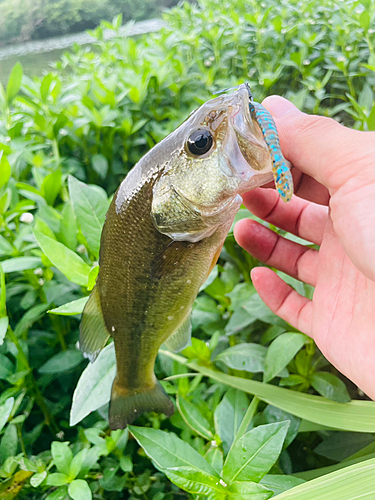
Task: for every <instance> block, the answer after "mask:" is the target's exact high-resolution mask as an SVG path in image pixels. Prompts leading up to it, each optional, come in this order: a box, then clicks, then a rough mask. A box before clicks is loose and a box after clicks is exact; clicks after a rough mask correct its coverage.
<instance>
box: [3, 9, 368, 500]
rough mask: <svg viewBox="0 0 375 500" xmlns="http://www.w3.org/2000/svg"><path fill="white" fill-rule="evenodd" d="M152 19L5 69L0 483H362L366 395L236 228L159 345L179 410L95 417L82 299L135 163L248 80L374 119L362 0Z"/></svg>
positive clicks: (139, 493)
mask: <svg viewBox="0 0 375 500" xmlns="http://www.w3.org/2000/svg"><path fill="white" fill-rule="evenodd" d="M165 18H166V21H167V22H168V24H169V27H167V28H165V29H163V30H161V31H160V32H159V33H154V34H149V35H146V36H143V37H140V38H139V39H137V40H134V39H132V38H126V37H125V38H124V37H120V36H116V37H115V38H113V39H112V40H110V41H107V42H104V41H103V29H104V27H105V26H108V24H106V25H104V24H103V25H102V26H101V27H99V28H97V29H96V30H95V36H96V38H97V43H96V47H95V50H94V51H91V50H88V49H79V48H78V47H77V48H76V51H75V53H73V54H70V55H69V54H67V55H65V56H64V57H63V58H62V60H61V61H59V62H57V63H56V65H55V68H54V69H53V71H51V72H50V73H48V74H46V75H45V76H43V77H42V78H40V79H35V80H30V79H29V78H27V77H26V76H24V75H23V74H22V67H21V66H20V65H16V66H15V67H14V69H13V71H12V74H11V76H10V78H9V82H8V84H7V86H6V88H4V89H3V88H2V87H0V108H1V118H0V289H1V292H0V344H1V345H0V394H1V395H0V477H1V478H2V480H3V481H2V482H1V483H0V498H1V499H4V500H8V499H9V500H11V499H13V498H16V497H17V495H19V497H20V498H27V499H38V500H39V499H43V500H44V499H48V500H57V499H60V500H65V499H69V498H70V499H74V500H76V499H80V500H81V499H83V500H86V499H91V498H96V499H108V500H117V499H121V498H131V499H133V500H135V499H138V498H143V499H146V498H147V499H149V500H151V499H152V500H162V499H166V500H171V499H175V498H180V497H181V498H198V497H199V498H206V497H207V498H211V499H225V498H227V499H232V500H237V499H238V500H239V499H249V500H250V499H251V500H261V499H262V500H263V499H267V498H271V497H273V496H275V495H280V496H279V498H280V500H281V499H284V498H285V499H293V500H294V499H296V500H307V499H315V498H321V499H329V500H335V499H340V500H345V499H347V500H350V499H352V498H354V497H355V495H356V496H357V497H359V496H362V497H363V498H365V497H366V496H367V497H368V498H370V497H371V495H372V494H373V493H374V492H375V479H374V478H375V474H374V467H375V465H374V456H375V455H374V453H375V443H374V438H373V435H374V432H375V424H374V422H375V418H374V417H375V403H373V402H371V401H367V400H366V398H362V396H363V395H362V396H361V395H360V394H358V391H357V389H356V388H355V387H354V386H353V385H352V384H351V383H350V382H348V381H347V380H344V379H343V378H342V377H341V376H340V375H339V374H338V373H337V372H336V371H335V370H334V368H333V367H332V366H330V365H329V364H328V362H327V361H326V360H325V359H324V358H323V357H322V355H321V354H320V353H319V351H318V350H317V349H316V347H315V345H314V343H313V342H312V341H311V340H310V339H309V338H307V337H305V336H304V335H303V334H301V333H300V332H298V331H295V330H294V329H292V328H291V327H290V326H289V325H288V324H286V323H285V322H284V321H282V320H281V319H279V318H278V317H276V316H275V315H274V314H272V313H271V311H269V310H268V309H267V308H266V307H265V306H264V304H263V303H262V302H261V300H260V298H259V296H258V295H257V293H256V292H255V289H254V287H253V285H252V283H251V281H250V277H249V273H250V270H251V268H252V267H254V266H256V265H258V263H257V261H255V260H254V259H253V258H252V257H250V256H249V255H247V254H246V252H244V251H243V250H242V249H241V248H239V247H238V246H237V244H236V243H235V241H234V238H233V234H232V233H230V234H229V235H228V238H227V240H226V243H225V246H224V249H223V251H222V254H221V256H220V260H219V264H218V265H217V266H216V267H215V269H214V270H213V272H212V274H211V276H210V277H209V280H208V281H207V282H206V284H205V285H204V287H202V288H203V289H202V291H201V293H200V295H199V296H198V298H197V300H196V302H195V306H194V311H193V331H194V339H193V342H192V345H191V346H189V347H188V348H186V349H185V350H184V351H183V353H182V354H180V355H175V354H172V353H170V352H168V351H166V350H162V352H161V353H160V356H159V358H158V362H157V366H156V371H157V375H158V378H159V379H161V380H162V383H163V385H164V387H165V389H166V391H167V392H168V393H169V394H170V395H171V397H172V398H174V399H175V401H176V412H175V414H174V416H173V417H172V418H171V419H166V418H165V417H164V416H162V415H158V414H152V413H151V414H148V415H145V416H142V417H141V418H139V419H138V420H137V422H136V426H132V427H131V429H130V432H129V431H128V430H125V431H112V432H111V431H110V430H109V429H108V423H107V404H108V399H109V389H110V385H111V381H112V379H113V376H114V371H113V366H114V365H113V362H114V361H113V346H112V345H109V346H107V347H106V348H105V349H104V350H103V352H102V353H101V355H100V357H99V358H98V360H97V362H96V363H95V365H89V366H87V361H86V360H84V358H83V356H82V355H81V353H80V352H79V351H78V350H77V347H76V343H77V339H78V326H79V316H78V315H79V313H80V312H81V311H82V308H83V306H84V303H85V301H86V300H87V296H88V294H89V291H90V289H91V288H92V287H93V285H94V283H95V278H96V275H97V271H98V267H97V260H98V250H99V238H100V230H101V226H102V224H103V220H104V216H105V213H106V210H107V208H108V203H109V199H110V196H111V195H112V194H113V192H114V190H115V189H116V188H117V186H118V184H119V182H120V181H121V180H122V178H123V177H124V175H125V174H126V173H127V172H128V171H129V169H130V168H131V167H132V166H133V165H134V163H135V162H136V161H137V160H138V159H139V158H140V157H141V156H142V155H143V154H144V153H145V152H146V151H147V150H148V149H149V148H150V147H152V146H153V145H154V144H155V143H156V142H158V141H159V140H160V139H162V138H163V137H164V136H165V135H166V134H168V133H169V132H170V131H172V130H173V129H174V128H175V127H176V126H177V125H178V124H179V123H180V122H181V121H182V120H183V119H184V118H185V117H186V116H187V115H188V113H189V112H190V111H191V110H192V109H194V108H195V107H197V106H198V105H199V104H201V103H202V102H204V101H205V100H206V99H208V98H210V97H211V95H212V92H213V91H215V90H219V89H221V88H225V87H228V86H231V85H234V84H238V83H239V82H241V81H244V80H246V81H249V82H250V85H251V88H252V91H253V93H254V95H255V97H256V100H261V99H262V98H263V97H265V96H266V95H267V94H269V93H271V92H272V93H278V94H282V95H285V96H287V97H288V98H290V99H291V100H293V101H294V102H295V103H296V104H297V105H298V106H299V107H300V108H301V109H303V110H305V111H307V112H314V113H319V114H324V115H327V116H332V117H334V118H335V119H337V120H339V121H342V122H343V123H345V124H348V125H350V126H353V127H355V128H357V129H359V130H374V129H375V107H374V94H373V92H374V84H375V54H374V41H375V40H374V33H373V29H372V28H371V26H373V21H374V18H375V5H374V2H373V1H370V0H362V1H361V2H359V1H355V0H352V1H346V2H340V3H336V2H334V1H330V0H325V1H322V2H319V3H315V2H309V1H308V0H301V1H299V2H296V1H290V0H288V1H286V0H285V1H284V0H283V1H281V2H280V1H279V0H277V1H276V0H265V1H264V2H262V3H259V2H256V1H255V0H246V1H245V0H236V1H231V2H229V1H228V2H227V1H219V0H217V1H215V0H200V2H199V3H198V5H191V4H189V3H185V4H183V5H182V6H180V7H178V8H175V9H173V10H172V11H170V12H169V13H168V14H167V15H166V16H165ZM120 25H121V19H120V18H118V19H115V20H114V22H113V25H112V29H113V30H115V31H116V30H117V29H118V28H119V26H120ZM242 217H252V215H251V214H249V213H248V212H247V211H246V210H245V209H242V210H240V212H239V213H238V215H237V220H238V219H239V218H242ZM288 237H290V238H292V236H291V235H288ZM306 244H309V243H307V242H306ZM288 282H290V283H291V284H292V286H294V287H295V288H296V289H297V290H298V291H299V292H300V293H302V294H305V295H306V296H310V295H311V294H312V292H313V290H312V289H311V287H308V286H306V285H303V284H302V283H300V282H297V281H296V280H292V279H290V278H288ZM350 399H352V401H350ZM349 401H350V402H349ZM150 459H151V461H150Z"/></svg>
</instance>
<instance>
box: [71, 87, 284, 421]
mask: <svg viewBox="0 0 375 500" xmlns="http://www.w3.org/2000/svg"><path fill="white" fill-rule="evenodd" d="M273 175H274V179H275V182H276V187H277V188H278V190H279V192H280V194H281V196H282V198H283V199H284V200H288V199H289V198H290V197H291V194H292V190H293V185H292V179H291V175H290V172H289V169H288V167H287V165H286V163H285V160H284V159H283V157H282V155H281V152H280V148H279V145H278V137H277V132H276V128H275V125H274V123H273V120H272V118H271V116H270V115H269V113H268V112H267V111H266V110H265V108H263V107H262V106H261V105H259V104H257V103H254V102H253V101H252V97H251V93H250V91H249V88H248V86H247V85H246V84H242V85H240V86H239V87H238V89H237V90H236V91H235V92H234V93H232V94H225V95H220V96H219V97H216V98H214V99H212V100H210V101H208V102H206V103H205V104H203V105H202V106H201V107H200V108H199V109H198V110H197V111H195V112H194V113H192V114H191V115H190V116H189V118H188V119H187V120H186V121H185V122H184V123H183V124H182V125H181V126H180V127H179V128H177V129H176V130H175V131H174V132H173V133H172V134H170V135H169V136H168V137H167V138H165V139H164V140H163V141H161V142H160V143H159V144H157V145H156V146H155V147H154V148H153V149H151V150H150V151H149V152H148V153H147V154H146V155H145V156H144V157H143V158H142V159H141V160H140V161H139V162H138V163H137V164H136V165H135V167H134V168H133V169H132V170H131V171H130V172H129V174H128V175H127V177H126V178H125V180H124V181H123V182H122V183H121V185H120V187H119V189H118V190H117V192H116V194H115V195H114V197H113V201H112V203H111V205H110V208H109V210H108V213H107V217H106V221H105V224H104V227H103V232H102V237H101V247H100V260H99V263H100V271H99V275H98V278H97V282H96V285H95V287H94V289H93V290H92V292H91V295H90V298H89V300H88V302H87V304H86V307H85V309H84V312H83V316H82V322H81V327H80V348H81V349H82V351H83V352H84V354H85V355H86V356H87V357H89V359H90V360H91V361H94V360H95V359H96V357H97V356H98V354H99V352H100V350H101V349H102V348H103V347H104V346H105V344H106V342H107V341H108V338H109V337H110V336H111V337H113V340H114V343H115V351H116V362H117V373H116V377H115V380H114V383H113V387H112V396H111V403H110V409H109V423H110V427H111V428H112V429H123V428H125V427H126V425H127V424H129V423H131V422H132V421H133V420H134V419H135V418H136V417H138V416H139V415H140V414H141V413H142V412H145V411H156V412H162V413H164V414H166V415H167V416H170V415H171V414H172V413H173V411H174V406H173V404H172V402H171V401H170V399H169V398H168V396H167V395H166V394H165V392H164V390H163V388H162V387H161V385H160V384H159V382H158V381H157V379H156V377H155V374H154V363H155V359H156V356H157V353H158V350H159V347H160V346H161V344H163V343H165V344H166V345H167V347H168V348H170V349H172V350H174V351H178V350H181V349H182V348H184V347H185V346H186V345H188V344H189V341H190V335H191V326H190V315H191V308H192V304H193V302H194V299H195V297H196V296H197V294H198V291H199V288H200V287H201V285H202V284H203V283H204V282H205V280H206V279H207V277H208V275H209V274H210V272H211V270H212V268H213V267H214V265H215V264H216V261H217V259H218V257H219V254H220V251H221V248H222V246H223V243H224V240H225V238H226V235H227V233H228V231H229V228H230V227H231V224H232V222H233V218H234V216H235V214H236V212H237V210H238V209H239V207H240V205H241V202H242V198H241V193H243V192H245V191H248V190H250V189H253V188H255V187H257V186H260V185H263V184H265V183H267V182H269V181H270V180H271V179H272V176H273Z"/></svg>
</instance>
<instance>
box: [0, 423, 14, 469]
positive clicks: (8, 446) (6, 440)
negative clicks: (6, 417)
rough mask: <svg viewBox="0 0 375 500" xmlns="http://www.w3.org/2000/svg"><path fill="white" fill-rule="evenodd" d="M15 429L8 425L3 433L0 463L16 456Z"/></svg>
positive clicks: (0, 446)
mask: <svg viewBox="0 0 375 500" xmlns="http://www.w3.org/2000/svg"><path fill="white" fill-rule="evenodd" d="M17 443H18V438H17V427H16V426H15V425H13V424H9V425H8V426H7V427H6V429H5V432H4V435H3V437H2V439H1V444H0V463H2V462H4V461H5V460H6V459H7V458H8V457H12V456H15V455H16V454H17Z"/></svg>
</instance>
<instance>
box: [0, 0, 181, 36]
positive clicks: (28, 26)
mask: <svg viewBox="0 0 375 500" xmlns="http://www.w3.org/2000/svg"><path fill="white" fill-rule="evenodd" d="M176 3H177V2H176V0H159V1H158V2H157V3H156V2H154V1H153V0H0V13H1V15H0V45H2V44H8V43H15V42H24V41H28V40H39V39H43V38H46V37H53V36H59V35H65V34H67V33H74V32H78V31H83V30H86V29H92V28H94V27H96V26H98V25H99V23H100V21H103V20H107V21H110V20H111V19H112V18H113V16H115V15H117V14H120V13H121V14H122V15H123V18H124V20H125V21H129V20H130V19H134V20H136V21H139V20H141V19H151V18H152V17H157V16H159V15H160V12H161V11H162V10H163V9H165V8H167V7H171V6H172V5H175V4H176Z"/></svg>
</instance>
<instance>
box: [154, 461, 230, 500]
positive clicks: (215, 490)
mask: <svg viewBox="0 0 375 500" xmlns="http://www.w3.org/2000/svg"><path fill="white" fill-rule="evenodd" d="M162 472H164V474H165V475H166V476H167V477H168V479H169V480H170V481H172V483H174V484H175V485H177V486H178V487H179V488H181V489H183V490H185V491H187V492H188V493H191V494H192V495H202V496H203V497H208V498H215V500H224V499H225V498H226V489H225V486H224V485H223V483H222V480H221V479H220V476H219V475H217V474H215V475H211V474H208V473H207V472H204V471H198V470H197V469H196V468H195V467H186V466H185V467H175V468H173V469H162Z"/></svg>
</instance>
